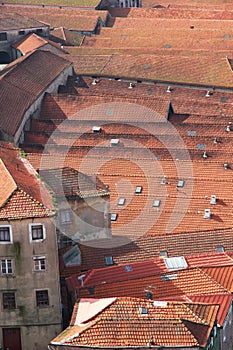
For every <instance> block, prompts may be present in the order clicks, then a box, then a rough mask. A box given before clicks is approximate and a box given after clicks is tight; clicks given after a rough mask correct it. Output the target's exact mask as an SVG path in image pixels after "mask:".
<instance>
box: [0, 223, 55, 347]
mask: <svg viewBox="0 0 233 350" xmlns="http://www.w3.org/2000/svg"><path fill="white" fill-rule="evenodd" d="M56 251H57V247H56V237H55V226H54V223H53V218H48V217H47V218H37V219H24V220H12V221H0V303H1V312H0V328H1V330H0V348H1V347H2V348H4V349H5V348H7V347H9V348H10V346H11V345H12V344H11V343H9V342H11V341H12V338H14V337H19V336H20V338H21V348H20V347H16V346H15V347H14V349H15V350H20V349H24V350H27V349H28V350H29V349H41V350H42V349H43V350H44V349H46V348H47V344H48V343H49V340H50V339H51V338H53V337H54V336H55V335H56V334H58V333H59V332H60V331H61V302H60V290H59V274H58V268H56V267H57V266H58V261H57V254H56ZM13 340H14V339H13ZM18 343H19V342H18ZM17 346H19V344H17Z"/></svg>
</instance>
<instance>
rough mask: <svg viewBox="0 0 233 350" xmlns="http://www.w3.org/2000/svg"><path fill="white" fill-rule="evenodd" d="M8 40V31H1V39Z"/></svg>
mask: <svg viewBox="0 0 233 350" xmlns="http://www.w3.org/2000/svg"><path fill="white" fill-rule="evenodd" d="M6 40H7V34H6V32H3V33H0V41H6Z"/></svg>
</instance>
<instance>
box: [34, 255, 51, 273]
mask: <svg viewBox="0 0 233 350" xmlns="http://www.w3.org/2000/svg"><path fill="white" fill-rule="evenodd" d="M32 259H33V263H34V266H33V271H35V272H44V271H47V262H46V256H45V255H43V256H36V255H35V256H33V258H32ZM42 260H44V268H41V267H42V266H43V264H42V263H41V261H42ZM36 262H39V264H38V265H37V266H36ZM37 267H38V268H37Z"/></svg>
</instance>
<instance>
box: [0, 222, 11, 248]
mask: <svg viewBox="0 0 233 350" xmlns="http://www.w3.org/2000/svg"><path fill="white" fill-rule="evenodd" d="M7 243H12V230H11V226H9V225H1V226H0V244H7Z"/></svg>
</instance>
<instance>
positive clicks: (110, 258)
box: [104, 255, 113, 266]
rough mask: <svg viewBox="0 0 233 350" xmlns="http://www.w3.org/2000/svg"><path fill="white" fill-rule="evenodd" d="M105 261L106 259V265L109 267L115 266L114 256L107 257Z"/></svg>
mask: <svg viewBox="0 0 233 350" xmlns="http://www.w3.org/2000/svg"><path fill="white" fill-rule="evenodd" d="M104 259H105V264H106V265H107V266H110V265H113V259H112V256H111V255H106V256H105V257H104Z"/></svg>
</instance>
